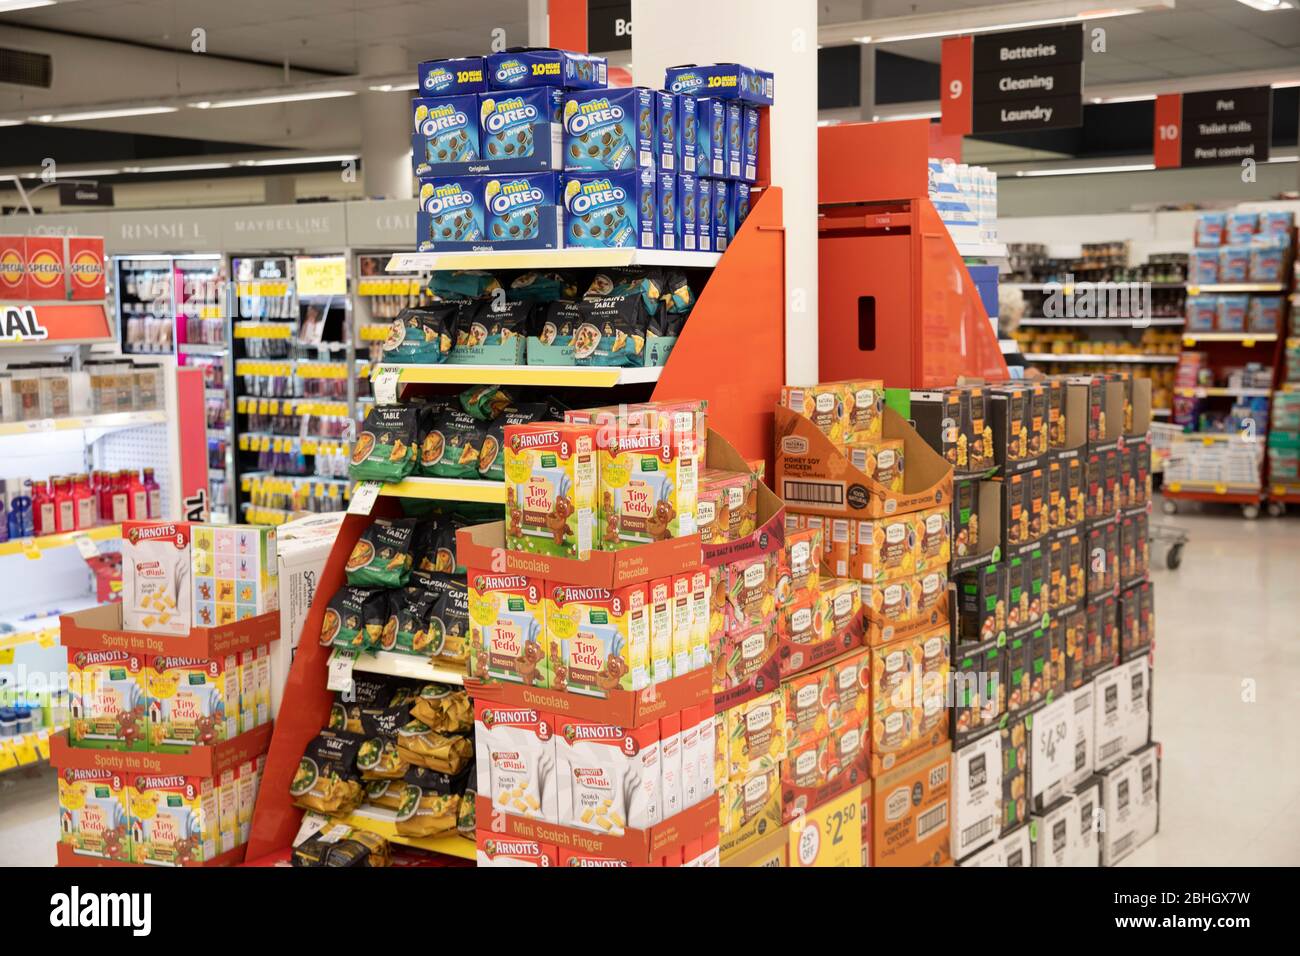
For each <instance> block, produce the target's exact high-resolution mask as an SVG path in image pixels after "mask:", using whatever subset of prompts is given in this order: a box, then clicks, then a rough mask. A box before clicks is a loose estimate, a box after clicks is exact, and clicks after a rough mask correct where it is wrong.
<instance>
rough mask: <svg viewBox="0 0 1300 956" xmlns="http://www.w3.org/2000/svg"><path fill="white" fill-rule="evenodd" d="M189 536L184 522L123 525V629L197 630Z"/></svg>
mask: <svg viewBox="0 0 1300 956" xmlns="http://www.w3.org/2000/svg"><path fill="white" fill-rule="evenodd" d="M190 533H191V532H190V525H189V524H187V523H185V522H176V521H124V522H123V523H122V628H123V629H124V630H127V631H149V632H152V633H155V634H173V635H179V636H184V635H187V634H189V632H190V627H191V626H192V625H193V620H192V616H193V615H192V610H191V608H192V603H191V598H192V595H191V592H190ZM209 626H211V625H209Z"/></svg>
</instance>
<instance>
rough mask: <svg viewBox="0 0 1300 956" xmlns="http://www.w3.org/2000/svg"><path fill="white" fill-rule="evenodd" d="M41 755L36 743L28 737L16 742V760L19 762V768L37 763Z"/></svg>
mask: <svg viewBox="0 0 1300 956" xmlns="http://www.w3.org/2000/svg"><path fill="white" fill-rule="evenodd" d="M38 756H39V755H38V754H37V752H36V743H35V742H34V741H33V740H31V739H30V738H28V737H23V738H22V739H21V740H16V741H14V759H15V760H17V761H18V766H20V767H24V766H26V765H27V764H29V763H36V760H37V757H38Z"/></svg>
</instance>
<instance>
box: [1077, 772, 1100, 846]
mask: <svg viewBox="0 0 1300 956" xmlns="http://www.w3.org/2000/svg"><path fill="white" fill-rule="evenodd" d="M1074 809H1075V813H1076V817H1077V819H1078V826H1077V827H1076V828H1075V831H1074V846H1073V848H1072V852H1071V854H1070V866H1088V867H1096V866H1101V835H1102V833H1103V830H1104V828H1103V827H1102V819H1101V778H1100V777H1097V776H1089V777H1087V778H1086V779H1084V780H1082V781H1080V782H1079V783H1078V784H1077V785H1076V786H1075V788H1074Z"/></svg>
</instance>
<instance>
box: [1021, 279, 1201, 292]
mask: <svg viewBox="0 0 1300 956" xmlns="http://www.w3.org/2000/svg"><path fill="white" fill-rule="evenodd" d="M1146 284H1147V283H1145V282H1144V281H1142V280H1141V279H1134V280H1133V281H1132V282H1093V281H1091V280H1089V279H1078V278H1076V279H1075V280H1074V281H1073V282H999V285H1004V286H1006V287H1007V288H1008V289H1021V290H1023V291H1025V292H1045V291H1047V290H1048V289H1061V290H1065V289H1073V288H1074V287H1075V286H1077V285H1087V286H1089V287H1091V288H1093V289H1100V290H1105V289H1131V288H1132V287H1133V286H1135V285H1146ZM1150 285H1151V288H1152V289H1181V288H1183V287H1184V285H1186V283H1183V282H1152V283H1150Z"/></svg>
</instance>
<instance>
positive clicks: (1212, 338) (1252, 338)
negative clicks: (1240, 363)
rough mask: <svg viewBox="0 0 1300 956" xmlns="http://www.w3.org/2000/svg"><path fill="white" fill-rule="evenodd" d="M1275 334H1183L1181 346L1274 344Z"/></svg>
mask: <svg viewBox="0 0 1300 956" xmlns="http://www.w3.org/2000/svg"><path fill="white" fill-rule="evenodd" d="M1276 341H1277V333H1276V332H1184V333H1183V344H1184V345H1195V344H1196V343H1197V342H1241V343H1242V344H1243V345H1254V344H1255V343H1256V342H1276Z"/></svg>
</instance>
